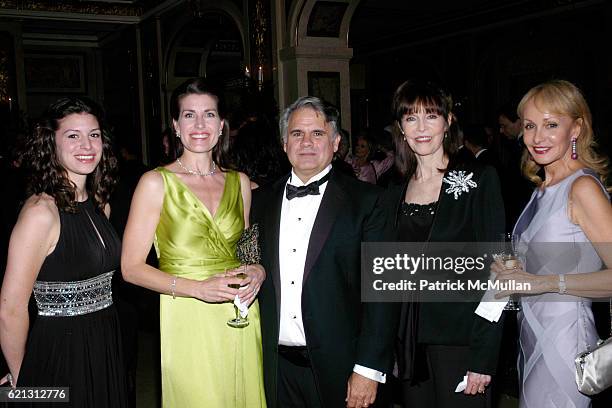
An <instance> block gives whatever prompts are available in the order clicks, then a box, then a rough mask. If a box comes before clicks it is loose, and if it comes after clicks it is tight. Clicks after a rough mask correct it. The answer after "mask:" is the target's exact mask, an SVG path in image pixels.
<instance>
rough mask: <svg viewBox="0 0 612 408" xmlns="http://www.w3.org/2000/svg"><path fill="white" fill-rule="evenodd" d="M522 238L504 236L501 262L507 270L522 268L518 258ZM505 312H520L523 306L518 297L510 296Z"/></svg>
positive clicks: (511, 235)
mask: <svg viewBox="0 0 612 408" xmlns="http://www.w3.org/2000/svg"><path fill="white" fill-rule="evenodd" d="M519 238H520V236H519V235H517V234H510V233H508V234H502V245H503V247H504V249H503V252H502V253H501V260H502V263H503V264H504V268H506V269H515V268H518V267H520V261H519V257H518V244H519ZM504 310H510V311H519V310H521V305H520V303H519V301H518V299H517V295H510V299H509V300H508V303H507V304H506V306H505V307H504Z"/></svg>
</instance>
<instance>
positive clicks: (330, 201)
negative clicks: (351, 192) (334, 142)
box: [303, 173, 345, 282]
mask: <svg viewBox="0 0 612 408" xmlns="http://www.w3.org/2000/svg"><path fill="white" fill-rule="evenodd" d="M344 196H345V194H344V191H343V190H342V187H341V185H340V183H339V181H338V176H337V175H335V174H333V173H332V174H331V177H330V179H329V182H328V184H327V187H326V189H325V193H324V194H323V199H322V200H321V205H320V206H319V211H318V212H317V217H316V218H315V222H314V225H313V226H312V232H311V233H310V240H309V241H308V252H307V253H306V263H305V264H304V279H303V282H306V279H308V275H309V274H310V271H311V269H312V267H313V266H314V264H315V262H316V261H317V259H318V258H319V255H320V254H321V250H322V249H323V245H325V242H326V241H327V237H328V235H329V232H330V231H331V229H332V227H333V225H334V221H335V220H336V217H337V215H338V212H339V211H340V209H341V208H342V200H343V199H344Z"/></svg>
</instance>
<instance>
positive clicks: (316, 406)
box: [278, 346, 323, 408]
mask: <svg viewBox="0 0 612 408" xmlns="http://www.w3.org/2000/svg"><path fill="white" fill-rule="evenodd" d="M278 406H279V407H283V408H322V407H323V405H322V404H321V400H320V399H319V392H318V390H317V384H316V381H315V376H314V372H313V371H312V367H311V366H310V358H309V357H308V351H307V350H306V347H303V348H302V347H287V348H285V347H283V346H279V356H278Z"/></svg>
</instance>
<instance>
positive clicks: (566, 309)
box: [514, 169, 607, 408]
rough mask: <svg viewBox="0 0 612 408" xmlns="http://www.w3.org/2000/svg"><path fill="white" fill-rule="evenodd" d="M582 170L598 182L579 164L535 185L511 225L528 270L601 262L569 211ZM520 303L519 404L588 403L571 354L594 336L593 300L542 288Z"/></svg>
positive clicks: (555, 407)
mask: <svg viewBox="0 0 612 408" xmlns="http://www.w3.org/2000/svg"><path fill="white" fill-rule="evenodd" d="M584 175H588V176H591V177H593V178H595V180H597V182H598V183H599V179H598V178H597V176H596V174H595V173H594V172H593V171H592V170H590V169H581V170H578V171H576V172H575V173H573V174H572V175H570V176H569V177H567V178H566V179H564V180H563V181H561V182H560V183H558V184H556V185H554V186H551V187H547V188H545V189H544V190H540V189H536V191H534V193H533V195H532V196H531V200H530V201H529V204H527V207H525V210H523V213H522V214H521V216H520V218H519V220H518V222H517V223H516V226H515V227H514V233H515V234H519V235H520V241H519V242H520V245H519V252H520V255H521V258H522V259H523V260H524V262H525V264H526V268H525V270H526V271H527V272H530V273H534V274H536V275H552V274H561V273H564V274H576V273H586V272H593V271H597V270H600V269H601V268H602V265H603V263H602V261H601V259H600V258H599V255H597V252H596V251H595V249H594V248H593V246H592V245H591V244H590V242H589V240H588V238H587V237H586V235H585V234H584V232H583V231H582V229H581V228H580V227H579V226H578V225H575V224H573V223H572V222H571V221H570V220H569V218H568V215H567V214H568V208H567V206H568V196H569V192H570V189H571V187H572V184H573V182H574V180H576V179H577V178H578V177H580V176H584ZM600 184H601V183H600ZM602 189H603V185H602ZM604 192H605V189H604ZM606 194H607V193H606ZM521 309H522V310H521V312H519V313H518V324H519V332H520V335H519V338H520V350H519V361H518V366H519V367H518V368H519V373H520V374H519V376H520V377H519V384H520V407H521V408H579V407H582V408H588V407H590V406H591V400H590V398H589V397H587V396H585V395H583V394H581V393H580V392H579V391H578V388H577V387H576V383H575V380H574V373H575V368H574V358H575V356H576V354H578V353H579V352H581V351H584V350H585V349H586V348H587V345H594V344H595V343H596V342H597V333H596V330H595V323H594V321H593V313H592V312H591V301H590V300H589V299H586V298H581V297H576V296H570V295H560V294H556V293H545V294H542V295H537V296H526V297H523V298H522V299H521Z"/></svg>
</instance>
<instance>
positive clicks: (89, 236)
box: [0, 98, 127, 408]
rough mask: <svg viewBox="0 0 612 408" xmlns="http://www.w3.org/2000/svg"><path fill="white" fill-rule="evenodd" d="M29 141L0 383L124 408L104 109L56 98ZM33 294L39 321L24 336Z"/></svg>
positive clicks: (0, 326)
mask: <svg viewBox="0 0 612 408" xmlns="http://www.w3.org/2000/svg"><path fill="white" fill-rule="evenodd" d="M29 143H30V144H29V146H28V147H29V149H28V152H27V155H28V156H29V157H28V159H27V161H26V162H27V163H29V165H30V166H31V181H30V184H29V193H30V194H31V195H30V197H29V198H28V199H27V200H26V202H25V204H24V206H23V209H22V210H21V213H20V215H19V219H18V221H17V224H16V225H15V228H14V229H13V233H12V235H11V241H10V244H9V252H8V262H7V267H6V273H5V276H4V282H3V283H2V292H1V294H0V297H1V299H0V343H1V345H2V352H3V353H4V356H5V358H6V361H7V363H8V366H9V370H10V373H9V374H8V375H6V376H5V377H4V378H3V379H2V382H3V383H10V385H11V386H19V387H26V386H28V387H33V386H45V387H69V399H70V402H69V403H68V404H62V406H72V407H79V408H83V407H113V408H116V407H125V406H126V405H127V399H126V383H125V375H124V369H123V362H122V356H121V347H120V338H119V327H118V320H117V313H116V310H115V308H114V306H113V304H112V293H111V279H112V276H113V272H114V271H115V270H116V269H117V268H118V266H119V257H120V253H121V243H120V241H119V238H118V236H117V234H116V233H115V231H114V230H113V228H112V227H111V225H110V223H109V221H108V219H107V217H108V215H109V213H110V208H109V206H108V199H109V195H110V190H111V187H112V186H113V185H114V183H115V181H114V180H113V178H112V173H113V171H114V170H115V165H116V160H115V158H114V157H113V156H112V153H111V148H110V141H109V136H108V134H107V132H106V128H105V124H104V119H103V113H102V110H101V108H100V107H99V106H98V105H97V104H96V103H94V102H93V101H91V100H89V99H86V98H65V99H60V100H58V101H57V102H56V103H54V104H52V105H51V106H49V108H48V109H47V111H46V112H45V114H44V116H43V119H42V120H41V121H40V122H39V124H38V125H37V126H36V128H35V130H34V133H33V136H32V138H31V140H30V141H29ZM32 291H33V292H34V297H35V299H36V303H37V308H38V316H37V317H36V319H35V321H34V323H33V325H32V328H31V330H29V333H28V329H29V325H30V322H29V316H28V300H29V298H30V294H31V293H32ZM36 406H41V404H40V403H37V404H36Z"/></svg>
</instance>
